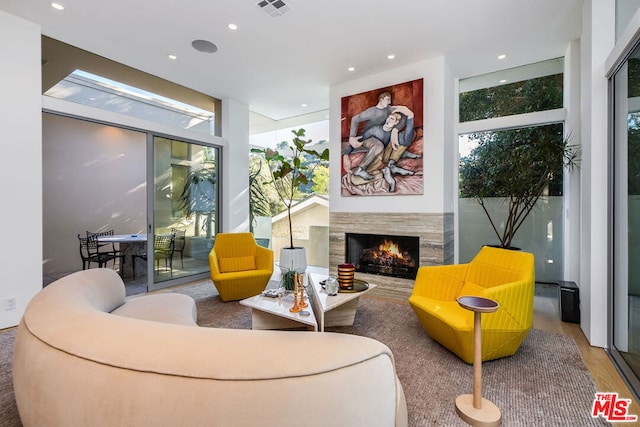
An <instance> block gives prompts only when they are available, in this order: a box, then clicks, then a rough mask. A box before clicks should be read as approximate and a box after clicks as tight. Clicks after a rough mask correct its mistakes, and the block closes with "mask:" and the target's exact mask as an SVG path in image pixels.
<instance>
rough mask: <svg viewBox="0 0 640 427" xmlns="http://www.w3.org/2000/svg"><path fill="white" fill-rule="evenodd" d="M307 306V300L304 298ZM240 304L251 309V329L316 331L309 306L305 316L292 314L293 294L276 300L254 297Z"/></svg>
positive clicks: (313, 317) (316, 326)
mask: <svg viewBox="0 0 640 427" xmlns="http://www.w3.org/2000/svg"><path fill="white" fill-rule="evenodd" d="M305 301H306V302H307V304H309V300H308V299H307V298H305ZM240 304H242V305H244V306H247V307H250V308H251V329H294V328H300V327H307V328H308V329H313V330H314V331H317V330H318V322H317V321H316V316H315V315H314V313H313V309H312V307H311V304H309V306H308V307H307V308H305V309H303V310H304V311H306V312H307V313H309V314H308V315H307V316H303V315H302V314H300V313H292V312H290V311H289V309H290V308H291V307H292V306H293V294H287V295H284V296H282V297H278V298H270V297H266V296H262V295H256V296H254V297H250V298H247V299H243V300H242V301H240Z"/></svg>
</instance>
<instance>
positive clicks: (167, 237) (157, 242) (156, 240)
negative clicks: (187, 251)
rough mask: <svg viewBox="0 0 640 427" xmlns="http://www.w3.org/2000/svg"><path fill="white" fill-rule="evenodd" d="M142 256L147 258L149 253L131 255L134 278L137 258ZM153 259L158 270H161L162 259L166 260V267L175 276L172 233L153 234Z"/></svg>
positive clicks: (144, 258) (134, 276)
mask: <svg viewBox="0 0 640 427" xmlns="http://www.w3.org/2000/svg"><path fill="white" fill-rule="evenodd" d="M137 258H141V259H143V260H145V261H146V260H147V254H146V252H145V253H142V254H134V255H131V263H132V264H133V278H134V279H135V278H136V259H137ZM153 259H154V260H155V264H156V271H160V260H161V259H163V260H164V267H165V269H167V268H168V269H169V273H170V274H171V276H173V235H172V234H155V235H154V236H153Z"/></svg>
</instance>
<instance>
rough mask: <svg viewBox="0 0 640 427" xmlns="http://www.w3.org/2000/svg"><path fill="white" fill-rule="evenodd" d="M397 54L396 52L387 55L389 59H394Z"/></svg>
mask: <svg viewBox="0 0 640 427" xmlns="http://www.w3.org/2000/svg"><path fill="white" fill-rule="evenodd" d="M395 57H396V56H395V55H394V54H391V55H387V59H394V58H395Z"/></svg>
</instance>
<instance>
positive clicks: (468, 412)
mask: <svg viewBox="0 0 640 427" xmlns="http://www.w3.org/2000/svg"><path fill="white" fill-rule="evenodd" d="M458 304H460V306H461V307H462V308H465V309H467V310H471V311H473V394H461V395H460V396H458V397H456V413H457V414H458V416H460V418H462V419H463V420H464V421H465V422H467V423H468V424H470V425H472V426H499V425H500V422H501V418H502V414H500V409H498V407H497V406H496V405H495V404H494V403H493V402H491V401H489V400H487V399H485V398H483V397H482V323H481V321H480V320H481V319H480V316H481V315H482V313H493V312H494V311H496V310H497V309H498V303H497V302H495V301H493V300H490V299H487V298H482V297H473V296H464V297H460V298H458Z"/></svg>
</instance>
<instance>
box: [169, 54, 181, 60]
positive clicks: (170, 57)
mask: <svg viewBox="0 0 640 427" xmlns="http://www.w3.org/2000/svg"><path fill="white" fill-rule="evenodd" d="M167 57H168V58H169V59H173V60H174V61H175V60H176V59H178V57H177V56H175V55H173V54H169V55H167Z"/></svg>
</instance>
